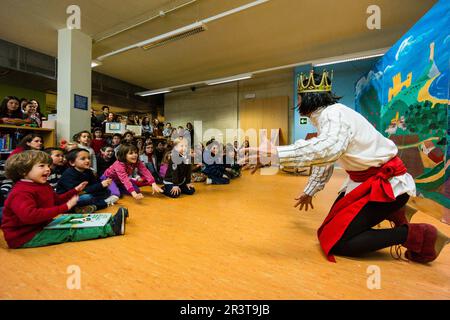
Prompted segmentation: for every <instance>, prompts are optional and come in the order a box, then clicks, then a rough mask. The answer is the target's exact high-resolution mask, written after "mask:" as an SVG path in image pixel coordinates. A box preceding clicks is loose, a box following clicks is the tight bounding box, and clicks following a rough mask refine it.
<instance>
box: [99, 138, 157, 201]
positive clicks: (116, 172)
mask: <svg viewBox="0 0 450 320" xmlns="http://www.w3.org/2000/svg"><path fill="white" fill-rule="evenodd" d="M116 157H117V161H116V162H114V163H113V164H112V166H111V167H109V168H108V169H106V171H105V172H104V173H103V176H102V177H101V179H102V180H105V179H108V178H111V179H112V181H113V182H112V183H111V185H110V186H109V190H110V191H111V195H116V196H118V197H120V196H121V195H123V194H131V195H132V196H133V198H135V199H136V200H140V199H142V198H144V195H143V194H142V193H141V191H140V189H139V187H142V186H150V185H151V186H152V189H153V194H154V193H155V192H159V193H161V192H163V190H162V189H161V188H160V187H159V186H158V185H157V184H156V182H155V179H154V178H153V176H152V174H151V173H150V171H149V170H148V169H147V167H146V166H145V164H144V163H143V162H142V161H140V160H139V154H138V150H137V148H136V146H134V145H132V144H124V145H121V146H120V147H119V150H118V151H117V155H116ZM135 171H137V174H138V175H139V176H140V178H139V179H134V178H132V175H133V173H134V172H135Z"/></svg>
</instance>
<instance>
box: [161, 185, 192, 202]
mask: <svg viewBox="0 0 450 320" xmlns="http://www.w3.org/2000/svg"><path fill="white" fill-rule="evenodd" d="M173 187H174V185H173V184H165V185H164V194H165V195H166V196H168V197H171V198H178V197H179V196H180V195H181V194H188V195H190V196H192V195H193V194H194V193H195V189H194V188H191V189H188V187H187V185H186V183H183V184H182V185H180V186H178V187H180V190H181V192H180V193H179V194H177V195H174V194H171V193H170V191H172V189H173Z"/></svg>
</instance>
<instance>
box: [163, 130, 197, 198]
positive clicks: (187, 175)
mask: <svg viewBox="0 0 450 320" xmlns="http://www.w3.org/2000/svg"><path fill="white" fill-rule="evenodd" d="M173 144H174V149H173V151H172V157H171V159H170V161H169V166H168V168H167V173H166V175H165V177H164V194H165V195H166V196H168V197H171V198H178V197H179V196H180V195H181V194H182V193H183V194H188V195H193V194H194V192H195V189H194V185H193V184H192V183H191V163H190V154H187V152H188V145H187V140H186V139H181V138H176V139H175V140H174V142H173Z"/></svg>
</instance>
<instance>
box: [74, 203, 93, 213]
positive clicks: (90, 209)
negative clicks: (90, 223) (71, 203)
mask: <svg viewBox="0 0 450 320" xmlns="http://www.w3.org/2000/svg"><path fill="white" fill-rule="evenodd" d="M74 211H75V213H82V214H88V213H93V212H95V211H97V206H95V205H93V204H92V205H88V206H84V207H76V208H75V210H74Z"/></svg>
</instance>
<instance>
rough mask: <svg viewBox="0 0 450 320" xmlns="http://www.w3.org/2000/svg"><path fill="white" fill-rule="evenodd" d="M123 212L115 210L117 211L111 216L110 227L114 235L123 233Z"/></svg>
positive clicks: (124, 218)
mask: <svg viewBox="0 0 450 320" xmlns="http://www.w3.org/2000/svg"><path fill="white" fill-rule="evenodd" d="M125 221H126V217H125V213H124V212H123V211H122V210H120V209H119V210H117V213H116V214H115V215H114V217H113V218H112V229H113V231H114V233H115V234H116V236H120V235H124V234H125Z"/></svg>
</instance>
